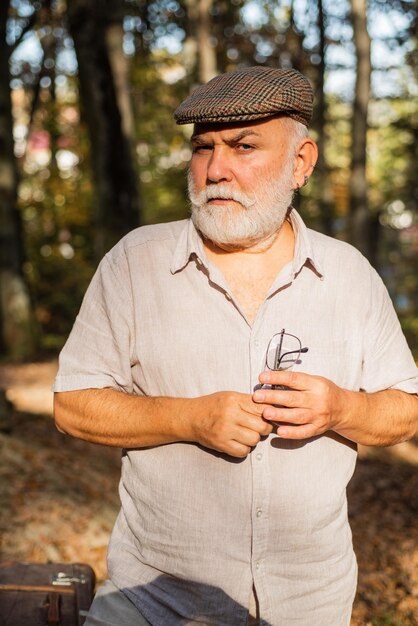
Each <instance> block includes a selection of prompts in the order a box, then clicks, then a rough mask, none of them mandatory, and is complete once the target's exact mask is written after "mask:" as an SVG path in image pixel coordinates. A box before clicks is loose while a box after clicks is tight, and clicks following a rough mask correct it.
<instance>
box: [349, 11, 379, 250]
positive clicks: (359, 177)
mask: <svg viewBox="0 0 418 626" xmlns="http://www.w3.org/2000/svg"><path fill="white" fill-rule="evenodd" d="M351 21H352V26H353V36H354V45H355V50H356V60H357V73H356V84H355V94H354V103H353V118H352V148H351V174H350V183H349V193H350V215H349V230H350V240H351V242H352V243H353V244H354V245H355V246H356V247H357V248H358V249H359V250H360V251H361V252H362V253H363V254H364V255H365V256H366V257H367V258H368V259H369V260H370V261H371V262H374V260H375V253H376V223H375V220H372V219H371V215H370V212H369V207H368V202H367V178H366V147H367V111H368V104H369V98H370V78H371V61H370V37H369V34H368V32H367V2H366V0H351Z"/></svg>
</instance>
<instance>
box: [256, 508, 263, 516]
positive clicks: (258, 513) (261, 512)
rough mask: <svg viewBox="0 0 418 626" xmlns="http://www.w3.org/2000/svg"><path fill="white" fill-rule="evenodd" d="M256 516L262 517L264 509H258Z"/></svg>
mask: <svg viewBox="0 0 418 626" xmlns="http://www.w3.org/2000/svg"><path fill="white" fill-rule="evenodd" d="M256 515H257V517H261V516H262V515H263V511H262V509H257V513H256Z"/></svg>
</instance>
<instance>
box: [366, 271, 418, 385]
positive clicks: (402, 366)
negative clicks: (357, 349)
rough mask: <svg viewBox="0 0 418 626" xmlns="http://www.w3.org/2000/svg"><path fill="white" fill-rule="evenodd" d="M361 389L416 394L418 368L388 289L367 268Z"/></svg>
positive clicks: (374, 272) (375, 273) (378, 277)
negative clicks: (367, 285) (367, 279)
mask: <svg viewBox="0 0 418 626" xmlns="http://www.w3.org/2000/svg"><path fill="white" fill-rule="evenodd" d="M369 279H370V283H369V292H368V293H369V300H368V306H367V304H366V310H365V315H366V319H365V329H364V352H363V368H362V381H361V388H362V389H363V390H364V391H367V392H374V391H381V390H383V389H389V388H390V389H399V390H401V391H406V392H407V393H418V376H417V374H418V371H417V367H416V365H415V362H414V359H413V357H412V354H411V351H410V349H409V347H408V344H407V342H406V339H405V337H404V335H403V332H402V329H401V325H400V323H399V320H398V317H397V315H396V312H395V309H394V307H393V304H392V301H391V299H390V297H389V294H388V292H387V289H386V287H385V285H384V284H383V281H382V279H381V278H380V276H379V275H378V274H377V272H376V271H375V270H374V269H373V268H371V267H370V273H369Z"/></svg>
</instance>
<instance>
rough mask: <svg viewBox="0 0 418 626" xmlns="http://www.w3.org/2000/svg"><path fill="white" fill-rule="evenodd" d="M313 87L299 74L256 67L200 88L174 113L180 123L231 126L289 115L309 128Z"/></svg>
mask: <svg viewBox="0 0 418 626" xmlns="http://www.w3.org/2000/svg"><path fill="white" fill-rule="evenodd" d="M312 102H313V92H312V88H311V86H310V84H309V82H308V79H307V78H305V76H303V75H302V74H301V73H300V72H297V71H296V70H293V69H289V70H285V69H280V68H274V67H265V66H261V65H256V66H254V67H247V68H245V69H242V70H237V71H235V72H227V73H226V74H220V75H219V76H216V77H215V78H212V80H210V81H209V82H208V83H206V84H205V85H201V86H200V87H197V89H195V90H194V91H193V92H192V94H191V95H190V96H189V97H188V98H186V100H184V102H182V103H181V104H180V106H178V107H177V109H176V110H175V111H174V119H175V120H176V122H177V124H196V123H228V122H241V121H245V120H258V119H262V118H264V117H271V116H273V115H280V114H281V115H286V116H288V117H291V118H293V119H294V120H297V121H298V122H301V123H302V124H304V125H305V126H308V125H309V122H310V121H311V117H312Z"/></svg>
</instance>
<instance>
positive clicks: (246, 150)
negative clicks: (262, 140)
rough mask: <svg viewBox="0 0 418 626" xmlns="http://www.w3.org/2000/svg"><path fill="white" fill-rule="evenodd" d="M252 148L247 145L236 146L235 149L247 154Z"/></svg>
mask: <svg viewBox="0 0 418 626" xmlns="http://www.w3.org/2000/svg"><path fill="white" fill-rule="evenodd" d="M253 148H254V146H251V145H250V144H249V143H239V144H237V149H238V150H240V151H241V152H248V151H249V150H252V149H253Z"/></svg>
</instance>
